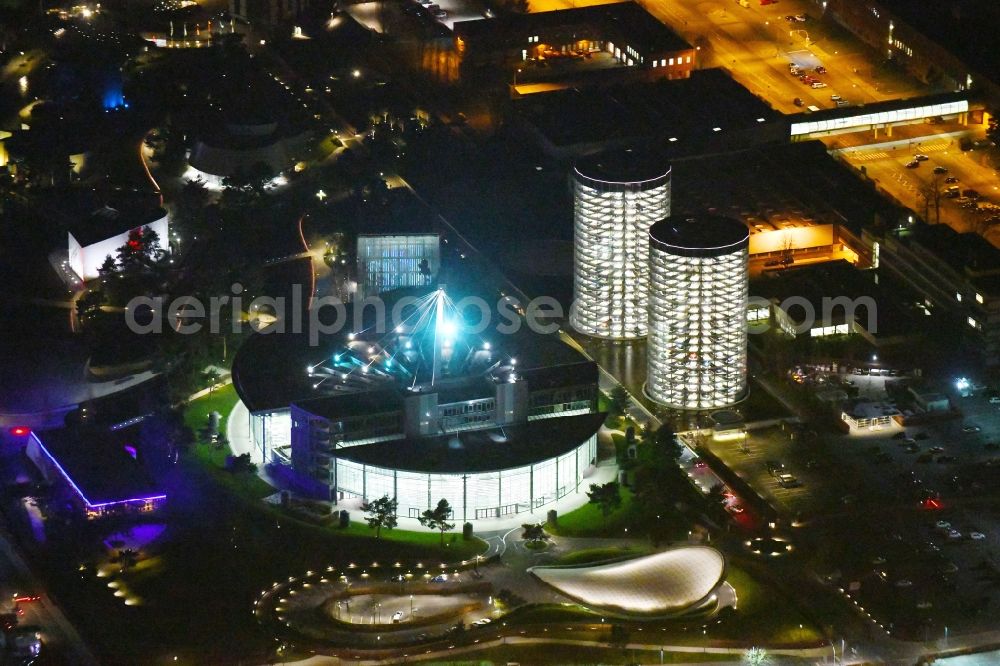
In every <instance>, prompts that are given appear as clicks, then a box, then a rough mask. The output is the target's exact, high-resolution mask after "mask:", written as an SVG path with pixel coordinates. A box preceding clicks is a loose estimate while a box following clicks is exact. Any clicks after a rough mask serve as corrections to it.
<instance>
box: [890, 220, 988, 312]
mask: <svg viewBox="0 0 1000 666" xmlns="http://www.w3.org/2000/svg"><path fill="white" fill-rule="evenodd" d="M897 236H898V238H899V239H900V240H902V241H903V242H904V243H916V244H918V245H920V246H921V247H922V248H924V250H926V251H927V252H929V253H931V254H933V255H934V256H936V257H938V258H939V259H940V260H941V261H943V262H944V263H945V264H947V265H948V267H949V268H951V269H952V270H954V271H955V272H956V273H958V274H959V275H962V276H963V277H965V278H966V279H968V280H969V281H970V282H972V283H973V284H974V285H976V286H977V287H979V288H981V289H982V290H983V291H984V292H985V293H988V294H990V295H996V294H998V293H1000V249H997V248H996V247H994V245H993V244H992V243H990V242H989V241H987V240H986V239H985V238H983V237H982V236H980V235H979V234H977V233H975V232H973V231H967V232H965V233H959V232H957V231H955V230H954V229H952V228H951V227H949V226H948V225H946V224H922V223H921V224H917V225H915V226H913V227H911V228H909V229H906V230H903V231H901V232H899V233H898V234H897Z"/></svg>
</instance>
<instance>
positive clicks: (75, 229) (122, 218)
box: [69, 206, 168, 247]
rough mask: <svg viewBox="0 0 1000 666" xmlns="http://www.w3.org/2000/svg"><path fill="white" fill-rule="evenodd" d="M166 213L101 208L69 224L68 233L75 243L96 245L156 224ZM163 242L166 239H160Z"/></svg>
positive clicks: (156, 210) (127, 208)
mask: <svg viewBox="0 0 1000 666" xmlns="http://www.w3.org/2000/svg"><path fill="white" fill-rule="evenodd" d="M166 214H167V211H165V210H164V209H163V208H160V207H155V208H136V207H121V208H112V207H111V206H102V207H100V208H98V209H97V210H95V211H93V212H92V213H91V214H90V215H88V216H87V217H86V218H84V219H82V220H79V221H77V222H76V223H75V224H71V225H70V227H69V232H70V233H71V234H73V238H75V239H76V241H77V242H78V243H79V244H80V245H82V246H84V247H86V246H87V245H91V244H92V243H97V242H100V241H103V240H106V239H108V238H111V237H113V236H117V235H118V234H122V233H125V232H126V231H129V230H131V229H135V228H136V227H141V226H143V225H146V224H151V223H153V222H156V221H157V220H159V219H160V218H162V217H164V216H166ZM160 240H162V241H163V242H166V241H167V240H168V239H166V238H161V239H160Z"/></svg>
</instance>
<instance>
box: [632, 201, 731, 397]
mask: <svg viewBox="0 0 1000 666" xmlns="http://www.w3.org/2000/svg"><path fill="white" fill-rule="evenodd" d="M748 236H749V234H748V232H747V228H746V226H745V225H743V224H742V223H741V222H737V221H735V220H731V219H728V218H723V217H715V216H702V217H698V218H680V217H678V218H667V219H665V220H662V221H661V222H658V223H657V224H655V225H654V226H653V227H652V228H651V229H650V232H649V247H650V254H649V266H650V269H649V270H650V274H649V278H650V294H649V341H648V346H647V355H648V358H647V361H648V362H647V383H646V392H647V394H648V395H649V397H651V398H652V399H654V400H656V401H657V402H661V403H663V404H665V405H668V406H670V407H675V408H679V409H716V408H719V407H724V406H726V405H731V404H733V403H735V402H737V401H739V400H741V399H742V398H743V396H744V395H745V394H746V385H747V380H746V374H747V323H746V311H747V279H748V274H747V258H748Z"/></svg>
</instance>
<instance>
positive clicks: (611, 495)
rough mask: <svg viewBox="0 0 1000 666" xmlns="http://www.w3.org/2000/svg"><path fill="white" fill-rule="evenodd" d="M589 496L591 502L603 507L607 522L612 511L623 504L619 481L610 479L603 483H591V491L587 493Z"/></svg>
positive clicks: (602, 510) (602, 512) (602, 511)
mask: <svg viewBox="0 0 1000 666" xmlns="http://www.w3.org/2000/svg"><path fill="white" fill-rule="evenodd" d="M587 497H588V498H589V500H590V503H591V504H596V505H597V506H598V507H599V508H600V509H601V515H602V516H604V520H605V522H607V520H608V516H610V515H611V512H612V511H614V510H615V509H617V508H618V507H620V506H621V505H622V494H621V489H620V488H619V486H618V482H617V481H608V482H607V483H605V484H603V485H598V484H596V483H592V484H590V492H588V493H587Z"/></svg>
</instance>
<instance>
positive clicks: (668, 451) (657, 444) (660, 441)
mask: <svg viewBox="0 0 1000 666" xmlns="http://www.w3.org/2000/svg"><path fill="white" fill-rule="evenodd" d="M652 440H653V441H652V444H653V447H654V448H655V449H656V453H657V454H658V455H661V456H665V457H666V458H667V459H669V460H674V461H676V460H679V459H680V457H681V454H682V453H684V447H683V446H681V444H680V442H678V441H677V436H676V435H675V434H674V431H673V429H672V428H671V427H670V426H668V425H666V424H664V425H661V426H660V427H659V428H657V429H656V431H655V432H654V433H653V437H652Z"/></svg>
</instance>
